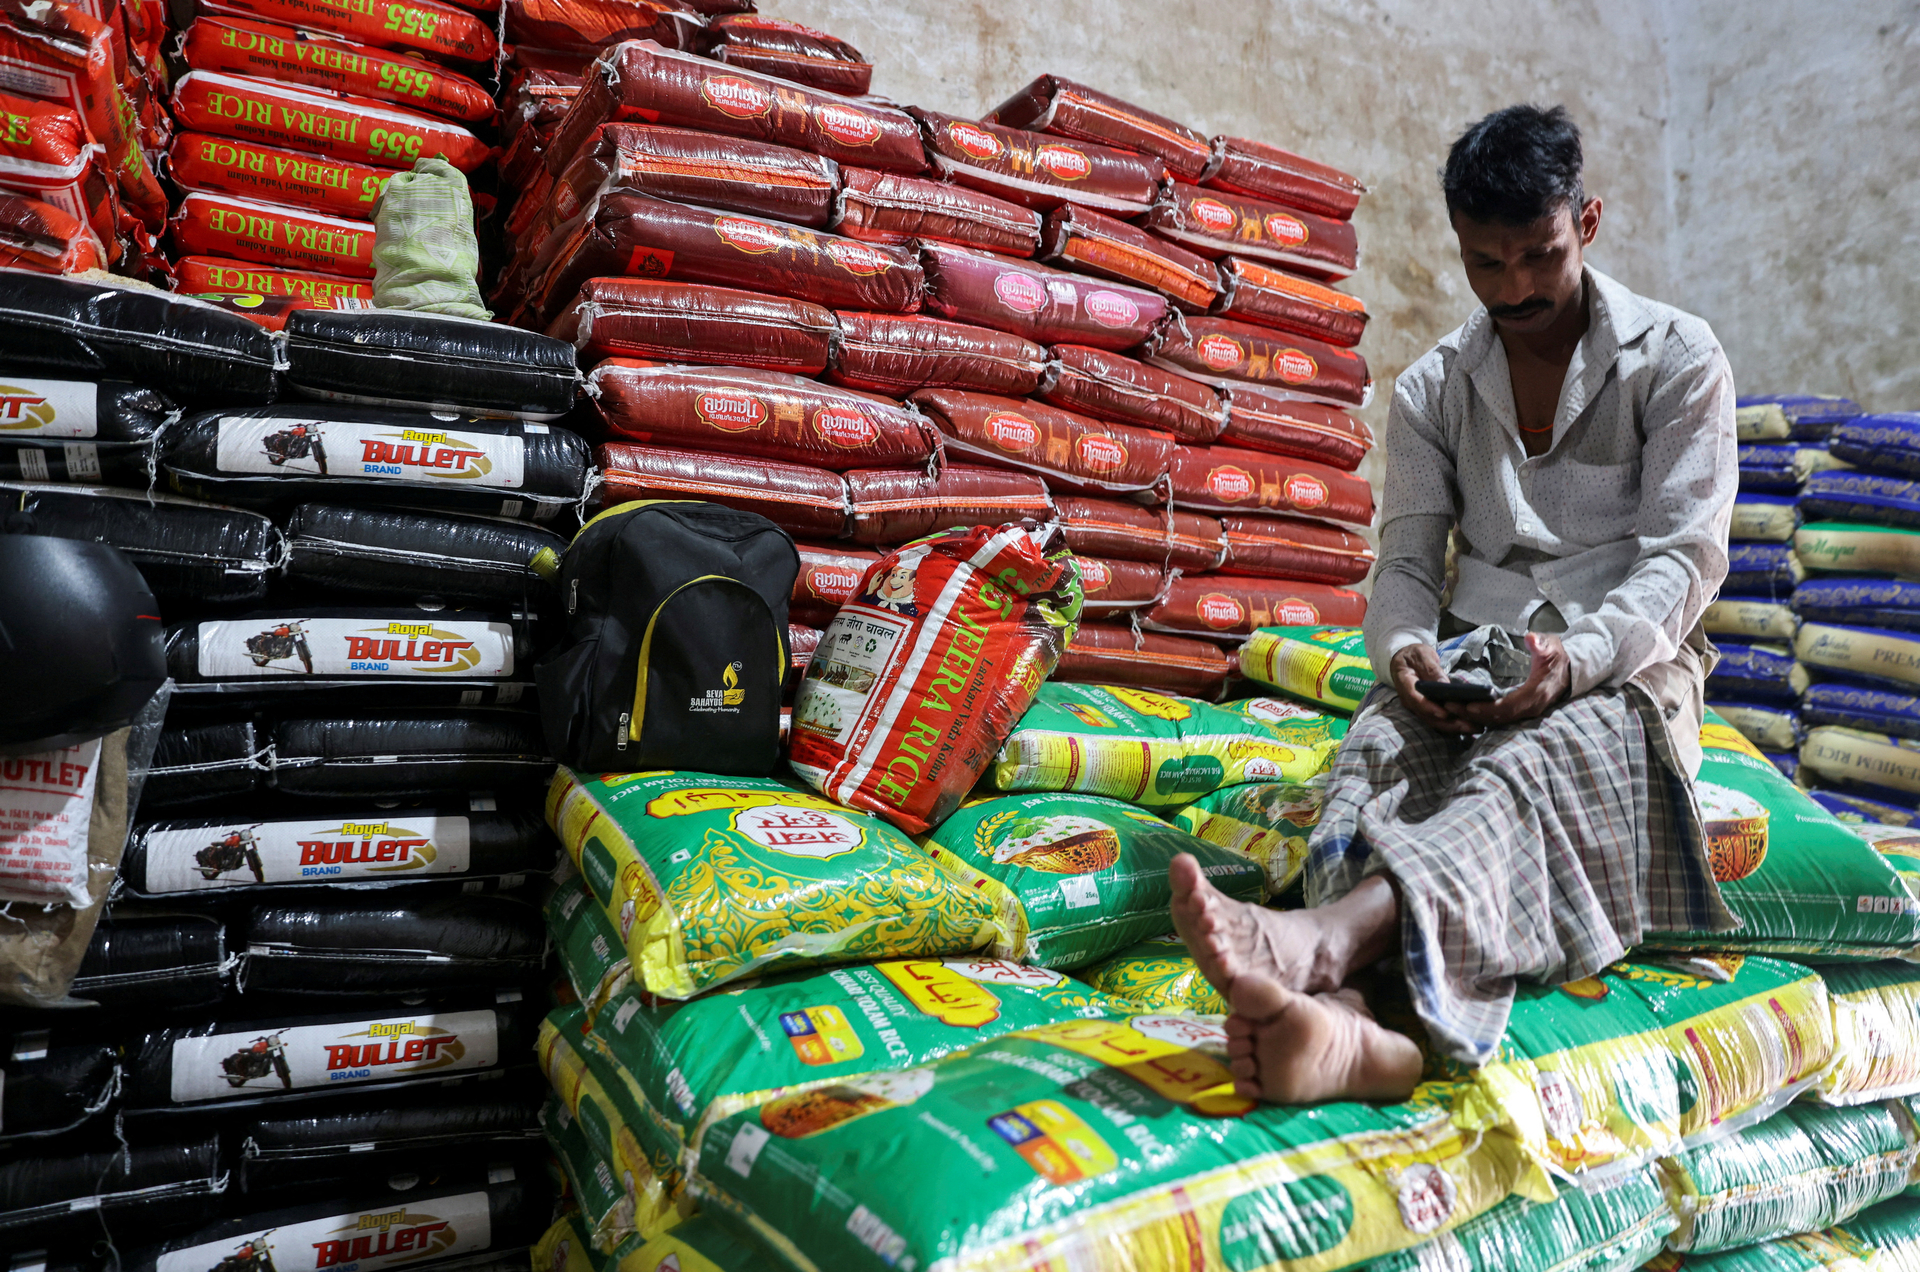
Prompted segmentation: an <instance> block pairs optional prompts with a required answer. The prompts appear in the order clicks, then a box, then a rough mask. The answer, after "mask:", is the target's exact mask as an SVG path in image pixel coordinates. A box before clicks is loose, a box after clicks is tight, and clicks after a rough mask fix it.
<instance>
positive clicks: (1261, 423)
mask: <svg viewBox="0 0 1920 1272" xmlns="http://www.w3.org/2000/svg"><path fill="white" fill-rule="evenodd" d="M1221 395H1222V396H1223V397H1225V398H1226V400H1227V427H1226V431H1225V432H1223V433H1222V434H1221V435H1220V440H1221V441H1222V442H1223V443H1226V444H1228V445H1231V446H1244V447H1246V448H1247V449H1248V450H1257V451H1271V452H1272V453H1273V454H1275V455H1290V456H1292V457H1293V458H1295V459H1317V460H1319V461H1320V462H1321V463H1323V464H1331V465H1333V466H1334V467H1335V468H1340V469H1344V470H1346V471H1347V472H1352V471H1353V470H1354V469H1356V468H1358V467H1359V466H1360V461H1361V460H1363V459H1365V458H1366V456H1367V452H1368V451H1370V450H1372V449H1373V430H1372V429H1370V428H1368V427H1367V426H1366V425H1365V424H1364V423H1362V422H1361V421H1360V420H1357V419H1355V418H1354V417H1353V416H1351V415H1348V414H1347V413H1346V412H1345V411H1342V410H1340V409H1339V408H1337V407H1332V406H1328V405H1326V404H1325V403H1323V402H1309V401H1307V400H1306V399H1305V398H1297V397H1294V396H1292V395H1290V394H1286V393H1274V392H1270V391H1268V390H1266V389H1256V388H1254V387H1253V386H1252V385H1250V384H1236V385H1234V386H1233V387H1232V388H1229V389H1223V390H1222V391H1221Z"/></svg>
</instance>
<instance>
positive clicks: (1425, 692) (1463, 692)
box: [1413, 680, 1494, 702]
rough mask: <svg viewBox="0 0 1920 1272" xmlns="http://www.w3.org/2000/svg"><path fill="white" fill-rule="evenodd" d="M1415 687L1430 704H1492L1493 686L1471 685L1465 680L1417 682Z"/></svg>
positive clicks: (1414, 684) (1414, 683)
mask: <svg viewBox="0 0 1920 1272" xmlns="http://www.w3.org/2000/svg"><path fill="white" fill-rule="evenodd" d="M1413 687H1414V688H1415V689H1418V690H1419V691H1420V696H1421V697H1422V698H1425V699H1426V700H1427V701H1428V702H1492V701H1493V698H1494V694H1493V686H1492V685H1476V684H1469V683H1467V682H1466V681H1463V680H1416V681H1414V682H1413Z"/></svg>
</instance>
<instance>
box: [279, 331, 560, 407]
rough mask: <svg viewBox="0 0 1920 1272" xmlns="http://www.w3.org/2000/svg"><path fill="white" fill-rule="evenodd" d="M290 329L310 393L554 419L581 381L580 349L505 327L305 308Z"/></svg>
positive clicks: (292, 378) (291, 375) (293, 355)
mask: <svg viewBox="0 0 1920 1272" xmlns="http://www.w3.org/2000/svg"><path fill="white" fill-rule="evenodd" d="M286 332H287V336H286V339H287V363H288V366H287V383H288V384H289V385H291V386H292V387H293V388H294V389H295V390H296V391H297V392H299V393H301V394H303V395H305V396H307V397H315V398H323V399H326V400H329V401H335V402H359V403H368V404H374V405H383V406H416V407H426V408H430V409H435V410H452V411H466V412H472V413H474V414H479V415H512V416H518V417H519V418H521V419H528V420H551V419H556V418H558V417H559V416H561V415H564V414H565V413H566V412H567V411H568V409H570V408H571V407H572V406H573V400H574V396H575V394H576V392H577V391H578V389H579V386H580V372H579V369H578V367H577V366H576V365H575V361H574V351H573V346H572V345H570V344H568V343H567V342H566V341H564V340H556V339H554V338H553V337H551V336H544V335H540V334H538V333H536V332H531V331H523V330H521V329H520V328H518V327H509V326H506V325H504V324H502V323H491V322H475V321H472V320H469V319H465V318H449V317H446V316H444V315H440V314H422V313H411V312H408V311H406V310H398V309H374V310H331V309H304V310H300V311H297V312H295V313H293V314H291V315H289V316H288V318H287V327H286Z"/></svg>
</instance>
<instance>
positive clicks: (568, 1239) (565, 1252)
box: [533, 1210, 654, 1272]
mask: <svg viewBox="0 0 1920 1272" xmlns="http://www.w3.org/2000/svg"><path fill="white" fill-rule="evenodd" d="M639 1248H640V1246H639V1243H638V1242H629V1243H627V1244H625V1245H622V1246H621V1247H620V1249H619V1253H620V1254H626V1253H629V1252H633V1251H637V1250H639ZM615 1264H616V1257H615V1256H609V1255H603V1254H601V1253H600V1252H599V1251H597V1250H595V1249H594V1248H593V1239H592V1237H591V1236H590V1235H589V1234H588V1232H587V1229H586V1227H585V1221H584V1220H583V1219H582V1217H581V1214H580V1212H579V1211H578V1210H569V1211H567V1213H565V1214H563V1215H561V1216H560V1217H559V1218H558V1219H556V1220H554V1223H553V1226H552V1227H551V1228H548V1229H547V1231H546V1233H545V1234H544V1235H543V1236H542V1237H541V1238H540V1239H539V1240H538V1241H536V1242H534V1244H533V1266H534V1267H536V1268H538V1269H540V1272H607V1269H608V1268H610V1267H613V1266H615ZM626 1272H640V1269H639V1268H637V1267H633V1268H628V1269H627V1270H626ZM646 1272H654V1270H653V1269H652V1268H648V1269H646Z"/></svg>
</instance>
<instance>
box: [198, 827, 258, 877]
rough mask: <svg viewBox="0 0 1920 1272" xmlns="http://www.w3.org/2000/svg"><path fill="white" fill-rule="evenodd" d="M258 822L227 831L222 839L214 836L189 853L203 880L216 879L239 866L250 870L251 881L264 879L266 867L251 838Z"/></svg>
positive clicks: (255, 843) (256, 845) (230, 872)
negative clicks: (240, 828) (199, 848)
mask: <svg viewBox="0 0 1920 1272" xmlns="http://www.w3.org/2000/svg"><path fill="white" fill-rule="evenodd" d="M258 829H260V827H259V826H258V825H254V826H248V827H246V828H245V829H242V830H233V831H228V832H227V834H226V837H225V838H222V839H216V840H214V841H213V842H212V843H210V844H208V845H207V846H206V847H205V848H202V849H201V850H200V851H199V852H196V853H194V854H193V864H194V865H195V866H197V867H199V870H200V877H201V878H203V879H208V880H212V879H217V878H219V877H220V876H221V875H223V874H232V873H233V872H235V871H237V870H239V869H240V868H241V867H242V866H244V867H246V868H247V869H248V870H250V871H252V872H253V881H254V882H255V883H265V882H266V881H267V868H266V866H265V865H263V864H262V863H261V861H260V846H259V844H258V843H257V842H255V840H254V838H253V832H254V831H256V830H258Z"/></svg>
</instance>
